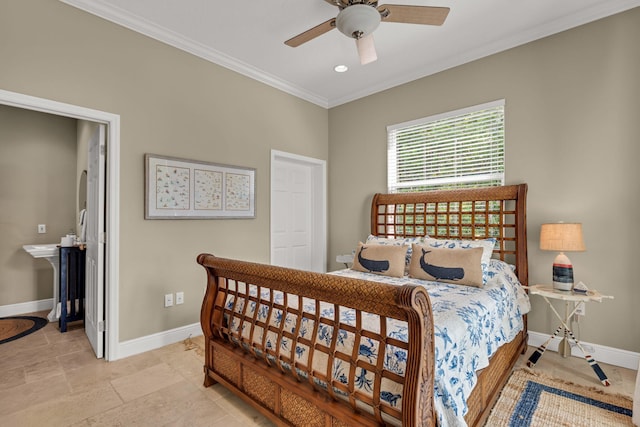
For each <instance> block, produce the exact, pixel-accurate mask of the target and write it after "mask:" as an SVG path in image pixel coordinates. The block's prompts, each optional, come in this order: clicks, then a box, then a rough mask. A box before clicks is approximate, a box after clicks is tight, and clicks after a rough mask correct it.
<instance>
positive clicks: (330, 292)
mask: <svg viewBox="0 0 640 427" xmlns="http://www.w3.org/2000/svg"><path fill="white" fill-rule="evenodd" d="M198 262H199V263H200V264H201V265H202V266H204V267H205V268H206V270H207V274H208V286H207V292H206V296H205V300H204V303H203V306H202V313H201V323H202V327H203V331H204V335H205V341H206V352H205V359H206V360H205V386H209V385H211V384H213V383H214V382H220V383H222V384H223V385H225V386H226V387H228V388H229V389H230V390H232V391H234V392H235V393H237V394H238V395H239V396H241V397H242V398H243V399H245V400H246V401H247V402H249V403H251V404H252V405H254V407H256V408H257V409H258V410H259V411H260V412H261V413H263V414H264V415H265V416H267V417H268V418H270V419H272V420H273V421H274V422H276V423H279V424H283V425H300V426H302V425H304V426H312V425H318V426H340V425H366V426H374V425H386V424H389V425H405V426H417V425H435V424H432V423H433V422H434V421H433V420H434V413H433V366H434V361H433V327H432V325H431V323H430V322H431V307H430V303H429V298H428V296H427V293H426V291H425V290H424V289H423V288H421V287H416V286H410V285H406V286H402V287H397V286H391V285H385V284H382V283H372V282H368V281H363V280H357V279H350V278H345V277H337V276H332V275H327V274H318V273H311V272H305V271H299V270H292V269H286V268H281V267H273V266H268V265H261V264H254V263H247V262H242V261H234V260H228V259H222V258H217V257H214V256H213V255H207V254H203V255H200V256H199V257H198ZM327 308H329V309H327ZM345 313H348V315H346V314H345ZM372 315H373V316H374V318H375V319H376V321H375V322H374V325H373V327H369V326H367V323H366V322H364V321H363V318H364V317H365V316H366V317H367V318H369V319H370V318H371V316H372ZM345 317H348V319H345ZM391 319H395V321H401V322H406V325H407V328H408V335H409V340H408V342H403V341H401V340H398V339H396V338H394V337H393V336H389V334H387V332H386V331H387V322H388V321H390V320H391ZM305 327H306V328H307V329H309V330H308V331H306V332H305V331H304V329H305ZM319 328H325V330H326V331H327V333H326V336H325V337H324V339H323V340H321V341H317V340H315V339H314V338H313V337H317V336H322V335H323V334H322V332H320V333H318V330H319ZM345 342H351V343H352V344H351V345H348V344H345ZM363 343H366V345H368V346H370V347H369V348H372V349H375V350H374V351H375V353H376V354H377V357H376V358H374V359H367V357H363V356H362V355H361V354H359V353H361V351H360V347H361V346H362V345H363ZM391 351H405V352H406V362H405V364H404V367H403V369H402V370H401V372H402V374H403V375H400V374H399V373H398V371H393V370H390V369H388V368H386V367H385V366H384V360H385V352H391ZM338 368H339V369H341V372H343V373H344V376H343V377H338V378H336V376H335V375H334V373H335V370H336V369H338ZM356 377H358V378H356ZM357 381H366V382H367V383H368V385H369V387H368V389H369V390H370V393H364V392H362V390H361V388H356V386H355V384H356V382H357ZM390 384H391V386H398V387H399V389H400V390H401V393H398V395H396V396H394V395H393V394H391V395H388V394H385V393H384V392H382V393H381V390H382V388H383V387H385V388H386V387H389V386H390ZM400 395H401V396H402V398H401V399H400V398H399V397H398V396H400Z"/></svg>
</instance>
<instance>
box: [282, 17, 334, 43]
mask: <svg viewBox="0 0 640 427" xmlns="http://www.w3.org/2000/svg"><path fill="white" fill-rule="evenodd" d="M335 27H336V18H331V19H329V20H328V21H325V22H323V23H322V24H320V25H316V26H315V27H313V28H311V29H309V30H307V31H305V32H304V33H301V34H298V35H297V36H295V37H292V38H290V39H289V40H287V41H286V42H284V44H286V45H287V46H291V47H298V46H300V45H301V44H302V43H306V42H308V41H309V40H313V39H315V38H316V37H318V36H321V35H323V34H324V33H326V32H328V31H331V30H333V29H334V28H335Z"/></svg>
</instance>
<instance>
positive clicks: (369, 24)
mask: <svg viewBox="0 0 640 427" xmlns="http://www.w3.org/2000/svg"><path fill="white" fill-rule="evenodd" d="M378 25H380V12H378V10H377V9H376V8H374V7H372V6H367V5H365V4H354V5H351V6H349V7H345V8H344V9H342V10H341V11H340V13H338V16H337V17H336V27H337V28H338V30H339V31H340V32H341V33H342V34H344V35H346V36H348V37H352V38H354V39H356V40H357V39H360V38H362V37H366V36H368V35H369V34H371V33H373V31H374V30H375V29H376V28H378Z"/></svg>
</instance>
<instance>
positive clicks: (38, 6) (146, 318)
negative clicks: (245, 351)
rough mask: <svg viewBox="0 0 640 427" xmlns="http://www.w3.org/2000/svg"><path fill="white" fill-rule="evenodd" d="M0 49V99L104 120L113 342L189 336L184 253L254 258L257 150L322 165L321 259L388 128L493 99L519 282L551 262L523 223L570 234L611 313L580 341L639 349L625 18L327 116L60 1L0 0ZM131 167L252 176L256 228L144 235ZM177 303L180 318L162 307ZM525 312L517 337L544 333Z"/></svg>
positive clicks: (580, 266)
mask: <svg viewBox="0 0 640 427" xmlns="http://www.w3.org/2000/svg"><path fill="white" fill-rule="evenodd" d="M0 40H11V43H0V58H2V64H3V67H2V73H0V88H2V89H6V90H11V91H14V92H20V93H25V94H29V95H34V96H39V97H42V98H48V99H53V100H57V101H62V102H67V103H70V104H75V105H80V106H83V107H88V108H94V109H98V110H102V111H107V112H110V113H115V114H119V115H120V116H121V119H122V122H121V127H122V129H121V137H122V139H121V159H120V160H121V164H120V182H121V188H120V195H121V199H120V203H121V211H120V220H121V221H120V225H121V229H120V239H121V241H120V248H121V253H120V259H119V261H120V277H119V283H120V301H118V303H119V305H120V319H119V320H120V338H121V340H128V339H132V338H136V337H141V336H145V335H149V334H152V333H155V332H160V331H164V330H168V329H171V328H175V327H179V326H183V325H186V324H190V323H193V322H196V321H197V320H198V313H199V306H200V298H201V295H202V288H203V284H204V280H205V279H204V273H203V271H201V269H200V268H199V266H197V265H196V263H195V261H194V259H195V256H196V255H197V254H198V253H200V252H204V251H206V252H212V253H215V254H218V255H222V256H229V257H237V258H241V259H249V260H255V261H262V262H267V261H268V260H269V214H268V213H269V152H270V150H271V149H277V150H282V151H288V152H292V153H295V154H301V155H305V156H310V157H315V158H320V159H328V160H329V163H328V166H329V204H330V206H329V207H330V212H329V233H330V238H329V260H332V259H335V255H337V254H340V253H345V252H347V251H351V250H352V249H353V247H354V245H355V244H356V243H357V241H358V240H360V239H362V238H364V237H366V235H367V233H368V221H369V218H368V209H369V203H370V197H371V195H372V194H373V193H375V192H380V191H385V190H386V157H385V156H386V133H385V127H386V126H387V125H389V124H394V123H399V122H404V121H407V120H411V119H415V118H419V117H424V116H428V115H431V114H435V113H440V112H444V111H450V110H453V109H457V108H461V107H466V106H470V105H475V104H479V103H483V102H487V101H491V100H495V99H499V98H505V99H506V115H507V121H506V123H507V127H506V133H507V153H506V155H507V159H506V161H507V181H508V183H519V182H527V183H528V184H529V186H530V187H529V188H530V191H529V210H528V226H529V254H530V257H529V261H530V272H531V276H530V279H531V283H544V282H548V281H549V280H550V270H551V263H552V260H553V257H554V254H553V253H543V252H541V251H539V250H538V249H537V246H538V233H539V227H540V224H541V223H543V222H547V221H556V220H566V221H571V220H573V221H580V222H582V223H583V224H584V231H585V238H586V244H587V252H584V253H578V254H572V255H571V259H572V260H573V262H574V264H575V269H576V278H577V279H578V280H583V281H585V282H586V283H587V284H588V285H590V286H591V287H594V288H597V289H599V290H601V291H602V292H603V293H608V294H612V295H615V297H616V298H615V299H614V300H613V301H605V302H603V303H602V304H596V303H593V304H590V305H589V306H588V307H587V316H586V318H585V319H584V322H583V323H582V326H581V328H580V331H581V338H583V339H584V340H586V341H590V342H594V343H598V344H602V345H608V346H612V347H617V348H622V349H627V350H631V351H640V330H639V329H638V328H631V327H630V325H633V320H632V319H634V318H635V317H634V316H633V310H634V308H635V307H636V306H638V303H640V287H639V286H637V285H636V284H635V282H634V279H633V271H634V267H633V265H634V262H635V260H636V257H637V254H638V251H637V249H635V245H634V243H635V242H637V241H639V238H640V231H638V229H637V228H636V227H634V225H635V222H633V219H634V218H635V217H636V216H637V215H636V214H635V212H637V211H638V209H639V208H640V206H639V205H640V200H639V194H638V187H637V185H638V184H637V182H639V178H640V176H638V175H639V172H638V170H637V168H636V167H635V165H634V163H635V162H636V161H637V159H638V158H639V156H638V155H639V154H640V153H639V148H638V142H637V138H638V135H639V134H640V121H638V119H637V117H638V115H639V114H638V113H639V112H640V97H639V96H638V95H639V94H640V90H639V89H640V88H639V81H638V79H637V76H638V75H640V51H639V50H638V49H637V46H636V44H637V40H640V10H639V9H636V10H632V11H629V12H626V13H624V14H621V15H618V16H614V17H611V18H608V19H605V20H601V21H599V22H595V23H592V24H589V25H586V26H583V27H581V28H577V29H574V30H571V31H568V32H565V33H562V34H558V35H556V36H553V37H549V38H547V39H544V40H540V41H537V42H534V43H530V44H528V45H525V46H522V47H519V48H516V49H512V50H510V51H507V52H504V53H501V54H498V55H494V56H492V57H489V58H485V59H483V60H479V61H476V62H473V63H470V64H467V65H464V66H461V67H457V68H454V69H451V70H448V71H446V72H443V73H439V74H437V75H434V76H431V77H428V78H424V79H421V80H418V81H415V82H412V83H409V84H406V85H403V86H400V87H397V88H394V89H390V90H388V91H385V92H382V93H380V94H376V95H373V96H370V97H367V98H364V99H362V100H358V101H354V102H352V103H349V104H346V105H343V106H340V107H336V108H333V109H331V110H330V111H328V112H327V111H326V110H324V109H322V108H320V107H317V106H314V105H312V104H310V103H308V102H305V101H302V100H299V99H297V98H295V97H292V96H290V95H287V94H284V93H282V92H279V91H277V90H276V89H273V88H270V87H268V86H265V85H263V84H261V83H258V82H255V81H253V80H251V79H248V78H246V77H243V76H241V75H239V74H237V73H234V72H232V71H229V70H226V69H224V68H221V67H218V66H216V65H214V64H210V63H208V62H206V61H203V60H201V59H199V58H196V57H194V56H192V55H189V54H187V53H185V52H181V51H178V50H176V49H173V48H171V47H168V46H166V45H163V44H162V43H159V42H156V41H153V40H150V39H148V38H146V37H144V36H141V35H139V34H136V33H133V32H131V31H129V30H126V29H123V28H121V27H118V26H116V25H114V24H111V23H109V22H105V21H103V20H100V19H99V18H96V17H93V16H91V15H88V14H86V13H84V12H82V11H79V10H77V9H74V8H72V7H69V6H66V5H64V4H62V3H60V2H55V1H46V0H5V1H3V2H2V3H1V5H0ZM147 152H151V153H156V154H162V155H167V156H176V157H185V158H193V159H200V160H205V161H212V162H219V163H228V164H235V165H241V166H248V167H254V168H257V179H258V184H257V194H258V200H257V213H258V216H257V218H256V219H255V220H241V221H230V220H227V221H196V220H185V221H177V220H173V221H145V220H144V219H143V218H144V213H143V207H144V203H143V194H144V189H143V182H144V178H143V170H144V167H143V156H144V153H147ZM72 185H73V184H72ZM3 204H4V200H3ZM345 212H348V213H350V214H348V215H345ZM329 267H339V265H338V264H336V263H333V262H331V265H330V266H329ZM176 291H184V292H185V298H186V301H185V304H184V305H182V306H177V307H172V308H171V309H165V308H163V307H162V295H163V294H165V293H168V292H176ZM12 298H13V297H12ZM532 299H533V304H534V309H533V313H531V315H530V327H531V329H532V330H535V331H539V332H548V331H551V329H552V328H553V327H554V326H555V324H554V322H552V317H551V313H550V312H549V310H548V309H547V308H545V307H544V305H543V303H542V302H541V301H540V300H539V299H538V298H537V297H533V298H532ZM13 300H15V298H13Z"/></svg>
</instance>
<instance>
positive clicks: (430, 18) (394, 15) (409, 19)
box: [378, 4, 449, 25]
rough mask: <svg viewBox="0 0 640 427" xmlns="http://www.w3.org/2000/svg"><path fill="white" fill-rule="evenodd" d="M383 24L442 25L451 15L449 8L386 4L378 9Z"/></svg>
mask: <svg viewBox="0 0 640 427" xmlns="http://www.w3.org/2000/svg"><path fill="white" fill-rule="evenodd" d="M378 11H379V12H380V15H381V16H382V21H383V22H402V23H406V24H423V25H442V24H443V23H444V20H445V19H447V15H448V14H449V8H448V7H433V6H404V5H400V4H384V5H382V6H379V7H378Z"/></svg>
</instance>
